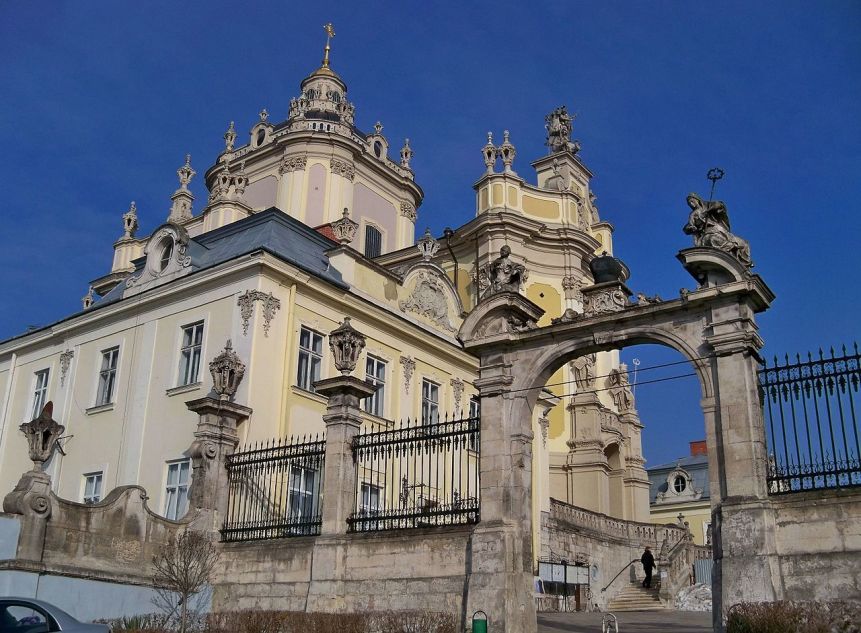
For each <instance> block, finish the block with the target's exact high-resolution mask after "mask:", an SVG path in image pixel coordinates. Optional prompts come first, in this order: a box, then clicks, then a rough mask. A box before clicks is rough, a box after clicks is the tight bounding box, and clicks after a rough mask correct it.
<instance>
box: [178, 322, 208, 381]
mask: <svg viewBox="0 0 861 633" xmlns="http://www.w3.org/2000/svg"><path fill="white" fill-rule="evenodd" d="M202 345H203V321H200V322H198V323H192V324H191V325H186V326H184V327H183V328H182V348H181V349H180V355H179V386H182V385H190V384H192V383H195V382H197V374H198V372H199V370H200V348H201V346H202Z"/></svg>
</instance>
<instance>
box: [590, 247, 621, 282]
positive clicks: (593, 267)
mask: <svg viewBox="0 0 861 633" xmlns="http://www.w3.org/2000/svg"><path fill="white" fill-rule="evenodd" d="M589 270H590V271H592V277H594V279H595V283H596V284H600V283H606V282H608V281H618V282H622V283H624V282H625V281H627V279H628V277H630V276H631V271H629V270H628V267H627V266H625V264H624V263H623V262H622V260H621V259H618V258H616V257H613V256H612V255H608V254H607V251H604V252H603V253H602V254H601V255H600V256H599V257H596V258H595V259H593V260H592V261H591V262H589Z"/></svg>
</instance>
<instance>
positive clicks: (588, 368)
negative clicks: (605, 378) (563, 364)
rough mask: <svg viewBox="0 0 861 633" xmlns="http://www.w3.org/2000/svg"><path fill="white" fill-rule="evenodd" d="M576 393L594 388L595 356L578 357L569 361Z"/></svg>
mask: <svg viewBox="0 0 861 633" xmlns="http://www.w3.org/2000/svg"><path fill="white" fill-rule="evenodd" d="M571 369H572V370H573V372H574V383H575V384H576V385H577V391H588V390H589V389H592V388H593V387H594V386H595V354H586V355H585V356H579V357H578V358H575V359H574V360H572V361H571Z"/></svg>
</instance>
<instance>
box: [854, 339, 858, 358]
mask: <svg viewBox="0 0 861 633" xmlns="http://www.w3.org/2000/svg"><path fill="white" fill-rule="evenodd" d="M853 345H854V346H855V355H856V356H857V355H858V341H855V342H854V343H853Z"/></svg>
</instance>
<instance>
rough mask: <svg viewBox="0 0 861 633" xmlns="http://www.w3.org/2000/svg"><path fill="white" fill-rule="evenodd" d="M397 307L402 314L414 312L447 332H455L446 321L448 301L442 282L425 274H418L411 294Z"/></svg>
mask: <svg viewBox="0 0 861 633" xmlns="http://www.w3.org/2000/svg"><path fill="white" fill-rule="evenodd" d="M398 305H399V306H400V309H401V310H402V311H403V312H414V313H416V314H418V315H419V316H422V317H425V318H426V319H429V320H430V321H432V322H434V323H436V324H437V325H439V326H440V327H442V328H443V329H445V330H446V331H448V332H452V333H453V332H455V328H454V326H453V325H452V324H451V323H450V322H449V320H448V301H446V297H445V290H444V289H443V286H442V282H440V281H439V280H438V279H436V278H434V277H432V276H430V275H428V274H427V273H424V272H423V273H419V278H418V282H417V283H416V287H415V288H414V289H413V292H412V294H411V295H410V296H409V298H408V299H406V301H400V302H398Z"/></svg>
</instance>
